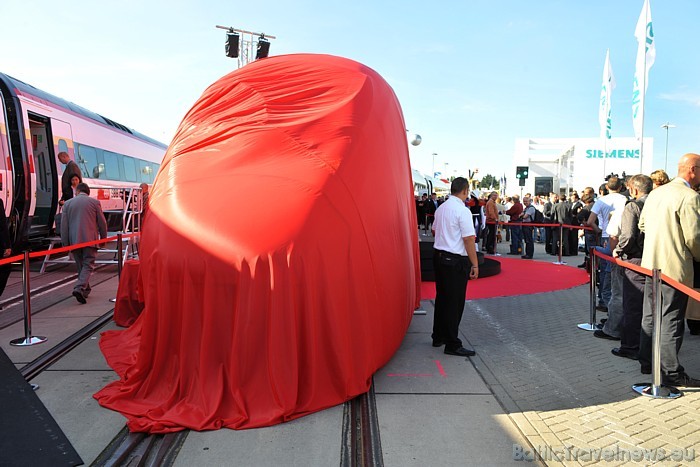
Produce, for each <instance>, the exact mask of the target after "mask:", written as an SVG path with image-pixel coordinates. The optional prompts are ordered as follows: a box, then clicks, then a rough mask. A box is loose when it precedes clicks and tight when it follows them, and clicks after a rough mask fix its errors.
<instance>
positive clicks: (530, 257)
mask: <svg viewBox="0 0 700 467" xmlns="http://www.w3.org/2000/svg"><path fill="white" fill-rule="evenodd" d="M521 258H522V259H532V256H527V255H523V256H521Z"/></svg>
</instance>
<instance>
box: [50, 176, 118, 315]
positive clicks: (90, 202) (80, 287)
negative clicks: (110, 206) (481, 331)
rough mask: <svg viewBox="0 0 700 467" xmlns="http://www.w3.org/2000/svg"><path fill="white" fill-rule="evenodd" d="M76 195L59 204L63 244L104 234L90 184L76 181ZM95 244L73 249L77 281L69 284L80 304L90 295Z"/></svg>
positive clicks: (79, 241)
mask: <svg viewBox="0 0 700 467" xmlns="http://www.w3.org/2000/svg"><path fill="white" fill-rule="evenodd" d="M76 192H77V196H75V197H74V198H71V199H69V200H68V201H66V204H64V205H63V220H62V221H61V242H62V243H63V245H64V246H68V245H77V244H79V243H85V242H91V241H94V240H98V239H100V238H106V237H107V221H106V220H105V216H104V214H103V213H102V206H100V202H99V201H97V200H96V199H95V198H90V187H89V186H87V184H86V183H79V184H78V186H77V187H76ZM96 257H97V245H92V246H87V247H84V248H77V249H75V250H73V258H74V259H75V264H76V266H77V267H78V280H77V281H76V283H75V286H74V287H73V296H74V297H75V299H76V300H78V302H80V303H86V302H87V300H85V299H86V298H87V296H88V295H90V290H91V289H90V275H91V274H92V271H94V270H95V258H96Z"/></svg>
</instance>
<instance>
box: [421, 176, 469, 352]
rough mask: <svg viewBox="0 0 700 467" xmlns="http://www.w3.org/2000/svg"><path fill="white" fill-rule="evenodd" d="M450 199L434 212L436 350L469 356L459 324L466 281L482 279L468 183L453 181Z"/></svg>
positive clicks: (458, 179) (464, 179)
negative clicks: (461, 337) (443, 349)
mask: <svg viewBox="0 0 700 467" xmlns="http://www.w3.org/2000/svg"><path fill="white" fill-rule="evenodd" d="M450 193H451V194H452V196H450V197H449V198H448V199H447V201H445V202H444V203H442V204H441V205H440V207H439V208H438V209H437V211H436V212H435V222H434V223H433V228H434V231H435V232H434V235H435V244H434V250H433V266H434V268H435V289H436V295H435V316H434V319H433V335H432V337H433V347H440V346H442V345H444V346H445V353H446V354H447V355H457V356H460V357H470V356H472V355H475V354H476V352H474V351H473V350H471V349H466V348H464V347H463V346H462V341H461V340H460V338H459V336H458V334H459V323H460V321H461V320H462V313H463V312H464V303H465V297H466V293H467V280H468V279H476V278H477V277H478V276H479V262H478V259H477V256H476V243H475V239H476V232H475V230H474V222H473V221H472V215H471V212H470V211H469V209H467V207H466V206H465V205H464V201H465V200H466V199H467V197H468V196H469V181H468V180H467V179H466V178H464V177H457V178H455V179H454V180H453V181H452V186H451V187H450Z"/></svg>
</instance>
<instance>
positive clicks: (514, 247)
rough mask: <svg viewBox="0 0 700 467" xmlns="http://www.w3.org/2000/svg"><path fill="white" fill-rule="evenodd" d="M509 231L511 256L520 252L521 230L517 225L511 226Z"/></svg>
mask: <svg viewBox="0 0 700 467" xmlns="http://www.w3.org/2000/svg"><path fill="white" fill-rule="evenodd" d="M509 229H510V252H511V253H513V254H516V253H519V252H520V251H522V244H523V230H522V228H521V227H520V226H519V225H513V226H510V227H509Z"/></svg>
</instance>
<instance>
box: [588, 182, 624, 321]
mask: <svg viewBox="0 0 700 467" xmlns="http://www.w3.org/2000/svg"><path fill="white" fill-rule="evenodd" d="M606 187H607V188H608V191H609V193H608V194H607V195H605V196H601V197H600V198H598V199H597V200H596V202H595V204H593V207H592V208H591V215H590V216H588V220H587V221H586V225H587V226H588V227H591V228H592V229H593V231H594V232H595V233H596V234H597V235H600V236H602V241H601V242H600V243H599V244H600V245H601V246H602V247H603V250H606V251H612V249H610V235H609V234H608V232H607V228H608V222H609V221H610V216H611V215H612V213H613V211H616V210H619V211H620V212H622V211H623V210H624V209H625V204H627V197H626V196H625V195H622V194H620V190H621V189H622V182H621V181H620V179H619V178H618V177H616V176H612V177H610V178H608V183H607V184H606ZM596 219H597V220H598V225H596ZM601 234H602V235H601ZM601 251H602V250H601ZM605 254H607V255H609V254H610V253H609V252H608V253H605ZM598 264H599V277H600V287H599V288H598V306H597V307H596V309H597V310H599V311H603V312H607V311H608V304H609V302H610V298H611V297H612V290H611V286H610V262H609V261H603V260H601V261H599V262H598Z"/></svg>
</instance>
